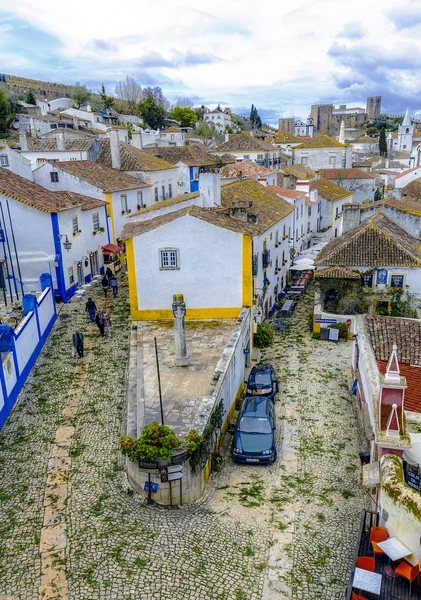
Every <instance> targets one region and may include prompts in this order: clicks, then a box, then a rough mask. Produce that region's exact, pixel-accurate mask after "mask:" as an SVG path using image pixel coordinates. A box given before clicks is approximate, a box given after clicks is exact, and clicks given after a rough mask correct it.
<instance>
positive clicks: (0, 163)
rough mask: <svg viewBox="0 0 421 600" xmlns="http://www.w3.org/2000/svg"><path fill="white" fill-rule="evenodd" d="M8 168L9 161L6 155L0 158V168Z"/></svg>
mask: <svg viewBox="0 0 421 600" xmlns="http://www.w3.org/2000/svg"><path fill="white" fill-rule="evenodd" d="M8 166H9V159H8V158H7V156H6V155H3V156H0V167H8Z"/></svg>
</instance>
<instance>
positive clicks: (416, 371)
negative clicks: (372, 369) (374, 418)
mask: <svg viewBox="0 0 421 600" xmlns="http://www.w3.org/2000/svg"><path fill="white" fill-rule="evenodd" d="M398 360H399V370H400V373H401V376H403V377H405V379H406V385H407V386H408V387H407V388H406V390H405V398H404V402H403V407H404V410H408V411H410V412H417V413H421V369H420V367H411V366H409V365H406V364H403V363H401V362H400V359H399V347H398ZM376 362H377V367H378V369H379V371H380V373H381V374H382V375H385V374H386V368H387V363H388V360H387V361H382V360H377V361H376Z"/></svg>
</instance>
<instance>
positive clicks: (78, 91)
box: [72, 81, 91, 108]
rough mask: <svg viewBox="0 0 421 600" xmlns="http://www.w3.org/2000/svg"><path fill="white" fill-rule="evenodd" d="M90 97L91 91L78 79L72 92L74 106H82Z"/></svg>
mask: <svg viewBox="0 0 421 600" xmlns="http://www.w3.org/2000/svg"><path fill="white" fill-rule="evenodd" d="M90 97H91V92H90V91H89V90H87V89H86V86H84V85H80V83H79V82H78V81H77V82H76V85H75V86H74V87H73V92H72V100H73V105H74V108H80V107H81V106H82V105H83V104H86V103H87V102H88V101H89V99H90Z"/></svg>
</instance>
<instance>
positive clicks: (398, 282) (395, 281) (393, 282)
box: [390, 275, 405, 288]
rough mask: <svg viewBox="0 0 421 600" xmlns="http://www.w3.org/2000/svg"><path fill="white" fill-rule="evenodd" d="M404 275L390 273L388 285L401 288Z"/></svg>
mask: <svg viewBox="0 0 421 600" xmlns="http://www.w3.org/2000/svg"><path fill="white" fill-rule="evenodd" d="M404 280H405V277H404V275H391V277H390V287H392V288H403V284H404Z"/></svg>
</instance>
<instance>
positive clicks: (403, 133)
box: [398, 108, 414, 154]
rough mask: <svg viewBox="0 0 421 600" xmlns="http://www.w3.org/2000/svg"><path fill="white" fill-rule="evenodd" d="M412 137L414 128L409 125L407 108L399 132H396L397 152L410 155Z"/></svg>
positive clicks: (409, 119) (409, 118)
mask: <svg viewBox="0 0 421 600" xmlns="http://www.w3.org/2000/svg"><path fill="white" fill-rule="evenodd" d="M413 136H414V126H413V124H412V123H411V117H410V116H409V108H407V109H406V113H405V117H404V120H403V123H402V125H401V126H400V127H399V130H398V150H399V152H407V153H408V154H410V153H411V150H412V138H413Z"/></svg>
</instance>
